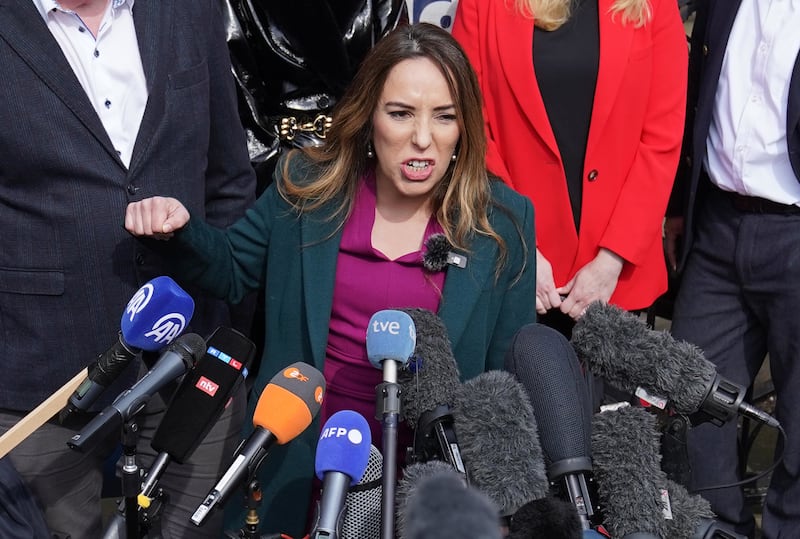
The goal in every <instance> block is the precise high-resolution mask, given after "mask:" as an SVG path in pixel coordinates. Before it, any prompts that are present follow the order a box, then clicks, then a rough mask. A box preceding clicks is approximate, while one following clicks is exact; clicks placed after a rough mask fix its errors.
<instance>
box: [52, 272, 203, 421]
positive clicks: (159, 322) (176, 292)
mask: <svg viewBox="0 0 800 539" xmlns="http://www.w3.org/2000/svg"><path fill="white" fill-rule="evenodd" d="M193 313H194V301H193V300H192V298H191V296H189V294H187V293H186V292H185V291H184V290H183V289H182V288H181V287H180V286H178V284H177V283H176V282H175V281H173V280H172V279H170V278H169V277H166V276H162V277H156V278H155V279H151V280H150V281H148V282H147V283H145V284H144V285H142V287H141V288H139V290H137V291H136V293H135V294H134V295H133V297H131V299H130V301H128V305H127V306H126V307H125V311H124V312H123V313H122V319H121V320H120V333H119V336H118V338H117V341H116V342H115V343H114V344H113V345H112V346H111V347H110V348H109V349H108V350H106V351H105V352H103V353H102V354H100V356H98V358H97V360H96V361H95V362H94V364H93V365H92V366H90V367H89V373H88V375H87V377H86V379H85V380H84V381H83V382H82V383H81V385H79V386H78V388H77V389H76V390H75V392H74V393H73V394H72V396H71V397H70V398H69V402H68V403H67V405H66V406H65V407H64V409H63V410H61V412H60V413H59V422H60V423H61V424H62V425H64V424H68V422H69V418H70V416H71V415H72V414H74V413H75V412H77V411H83V412H85V411H87V410H89V407H91V406H92V404H94V403H95V401H97V399H98V398H99V397H100V395H101V394H102V393H103V391H105V390H106V388H108V386H109V385H111V383H112V382H113V381H114V380H116V379H117V377H119V375H120V374H122V371H124V370H125V368H126V367H127V366H128V364H130V362H131V360H133V359H134V358H135V357H136V355H137V354H138V353H139V352H141V351H142V350H144V351H147V352H155V351H158V350H160V349H161V348H163V347H164V346H166V345H168V344H169V343H171V342H172V341H173V340H174V339H175V338H176V337H177V336H178V335H180V334H181V333H182V332H183V330H184V329H185V328H186V325H187V324H188V323H189V321H190V320H191V319H192V314H193Z"/></svg>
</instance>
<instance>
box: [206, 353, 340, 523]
mask: <svg viewBox="0 0 800 539" xmlns="http://www.w3.org/2000/svg"><path fill="white" fill-rule="evenodd" d="M324 393H325V378H324V377H323V376H322V373H321V372H319V371H318V370H317V369H315V368H314V367H312V366H311V365H308V364H307V363H303V362H297V363H293V364H291V365H289V366H288V367H286V368H285V369H283V370H282V371H281V372H279V373H278V374H276V375H275V376H273V377H272V380H270V381H269V383H268V384H267V386H266V387H265V388H264V391H262V393H261V396H260V397H259V399H258V403H257V404H256V409H255V412H254V413H253V426H254V427H255V430H254V431H253V432H252V433H251V434H250V436H249V437H248V438H247V439H246V440H244V441H243V442H242V443H241V444H239V448H238V449H237V450H236V454H235V456H234V458H233V463H232V464H231V465H230V466H229V467H228V470H227V471H226V472H225V473H224V474H223V476H222V477H221V478H220V479H219V481H218V482H217V484H216V485H215V486H214V487H213V488H212V489H211V491H210V492H209V493H208V495H207V496H206V498H205V500H203V503H202V504H200V506H199V507H198V508H197V509H196V510H195V512H194V514H192V516H191V519H190V520H191V521H192V523H193V524H195V525H196V526H202V525H203V523H204V522H205V519H206V518H207V517H208V515H209V513H210V512H211V511H212V510H213V509H215V508H216V507H218V506H220V505H222V504H224V503H225V501H226V500H227V499H228V497H229V496H230V495H231V493H232V492H233V491H234V489H236V488H237V487H238V486H240V485H241V484H242V483H243V482H244V481H246V480H248V479H249V478H251V477H253V476H254V475H255V473H256V472H257V471H258V468H259V466H261V463H262V462H263V460H264V458H265V457H266V456H267V453H268V452H269V450H270V449H271V448H272V446H273V445H275V444H279V445H284V444H286V443H288V442H290V441H292V440H293V439H294V438H296V437H297V436H299V435H300V433H302V432H303V431H304V430H306V428H307V427H308V426H309V425H310V424H311V422H312V421H313V420H314V418H315V417H316V415H317V413H318V412H319V409H320V406H321V405H322V398H323V395H324Z"/></svg>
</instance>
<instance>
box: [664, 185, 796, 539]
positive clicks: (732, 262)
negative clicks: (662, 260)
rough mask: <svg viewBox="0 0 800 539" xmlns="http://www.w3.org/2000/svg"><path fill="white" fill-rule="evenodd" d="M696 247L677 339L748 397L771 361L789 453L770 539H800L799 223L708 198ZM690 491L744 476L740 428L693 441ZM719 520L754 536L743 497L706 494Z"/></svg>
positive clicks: (775, 493) (714, 195)
mask: <svg viewBox="0 0 800 539" xmlns="http://www.w3.org/2000/svg"><path fill="white" fill-rule="evenodd" d="M697 215H698V217H697V225H696V232H695V239H694V243H693V245H692V248H691V252H690V254H689V257H688V259H687V263H686V267H685V269H684V273H683V278H682V283H681V288H680V290H679V292H678V297H677V299H676V303H675V309H674V313H673V319H672V333H673V335H674V336H675V337H676V338H678V339H682V340H686V341H689V342H692V343H694V344H696V345H698V346H699V347H700V348H701V349H702V350H703V351H704V352H705V355H706V357H707V358H708V359H709V360H710V361H712V362H713V363H714V364H715V365H716V366H717V370H718V372H719V373H720V374H721V375H722V376H724V377H726V378H728V379H730V380H732V381H733V382H736V383H738V384H740V385H742V386H745V387H751V386H752V384H753V381H754V379H755V377H756V374H757V373H758V371H759V369H760V368H761V365H762V363H763V362H764V359H765V357H766V354H767V353H768V354H769V357H770V370H771V374H772V381H773V383H774V386H775V392H776V396H777V406H776V412H775V413H776V416H777V418H778V420H779V421H780V422H781V424H782V425H783V427H784V429H785V431H786V436H787V438H786V442H785V444H783V443H782V442H781V441H779V444H778V448H777V453H780V452H781V450H785V455H784V459H783V462H782V463H781V464H780V465H779V466H778V467H777V468H776V469H775V471H774V472H773V474H772V480H771V483H770V486H769V489H768V492H767V497H766V501H765V507H764V511H763V517H762V529H763V536H764V537H765V538H767V539H778V538H790V537H800V414H799V413H797V410H796V406H797V405H796V403H795V401H794V399H793V398H792V397H793V393H794V392H797V391H798V390H800V286H798V285H799V284H800V276H798V271H799V270H800V215H796V214H795V215H783V214H767V213H759V214H756V213H747V212H743V211H740V210H737V209H736V208H735V207H734V206H733V203H732V201H731V199H730V197H728V196H726V195H724V194H722V192H720V191H718V190H716V189H713V188H712V189H711V191H710V192H709V193H708V194H707V196H706V197H705V201H704V203H703V205H702V206H701V207H699V208H698V212H697ZM688 446H689V460H690V465H691V468H692V471H691V475H692V480H691V485H690V486H691V488H693V489H695V488H702V487H705V486H711V485H719V484H728V483H732V482H734V481H737V480H738V479H740V476H739V474H738V463H739V455H738V445H737V424H736V421H730V422H728V423H727V424H725V425H724V426H722V427H717V426H715V425H713V424H702V425H698V426H695V427H693V428H692V429H690V431H689V435H688ZM701 494H702V495H703V496H704V497H705V498H707V499H708V500H709V501H710V502H711V504H712V509H713V510H714V511H715V512H716V513H717V515H718V516H719V517H720V519H721V520H723V521H727V522H729V523H731V524H733V525H734V526H735V528H736V531H737V532H739V533H742V534H746V535H749V536H750V537H752V536H753V534H754V526H755V525H754V520H753V515H752V512H751V511H750V508H749V507H748V506H747V504H746V503H745V498H744V493H743V491H742V489H741V488H740V487H734V488H725V489H719V490H710V491H703V492H701Z"/></svg>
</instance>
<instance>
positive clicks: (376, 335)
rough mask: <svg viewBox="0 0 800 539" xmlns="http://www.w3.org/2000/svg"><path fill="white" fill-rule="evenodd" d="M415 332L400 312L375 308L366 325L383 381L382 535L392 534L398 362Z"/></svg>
mask: <svg viewBox="0 0 800 539" xmlns="http://www.w3.org/2000/svg"><path fill="white" fill-rule="evenodd" d="M416 339H417V334H416V328H415V326H414V321H413V320H411V317H410V316H409V315H408V314H406V313H404V312H402V311H394V310H383V311H378V312H376V313H375V314H373V315H372V317H371V318H370V319H369V324H368V325H367V343H366V344H367V357H368V358H369V361H370V363H372V366H373V367H375V368H377V369H382V370H383V383H381V384H379V385H378V386H377V387H376V388H375V398H376V402H377V404H378V418H381V424H382V426H383V500H382V509H381V526H382V533H381V537H382V538H383V539H393V538H394V494H395V491H394V489H395V481H396V479H397V423H398V421H399V418H400V386H399V385H398V383H397V368H398V365H405V364H406V363H407V362H408V358H409V357H410V356H411V354H412V353H413V352H414V346H415V344H416Z"/></svg>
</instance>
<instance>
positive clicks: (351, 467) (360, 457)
mask: <svg viewBox="0 0 800 539" xmlns="http://www.w3.org/2000/svg"><path fill="white" fill-rule="evenodd" d="M371 445H372V436H371V434H370V430H369V425H368V424H367V420H366V419H364V417H363V416H362V415H361V414H359V413H357V412H354V411H352V410H341V411H339V412H336V413H335V414H333V415H332V416H331V417H330V418H329V419H328V421H326V422H325V426H324V427H322V434H320V437H319V442H318V443H317V453H316V459H315V463H314V468H315V472H316V474H317V477H318V478H319V479H320V480H321V481H322V497H321V498H320V501H319V505H318V507H317V516H316V522H315V524H314V528H313V529H312V530H311V534H310V539H341V537H342V523H343V520H344V518H343V517H344V513H345V511H347V510H349V508H347V506H346V497H347V492H348V490H349V488H350V487H351V486H353V485H356V484H357V483H358V482H359V481H361V478H362V476H363V475H364V471H365V470H366V469H367V464H368V463H369V453H370V447H371Z"/></svg>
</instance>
